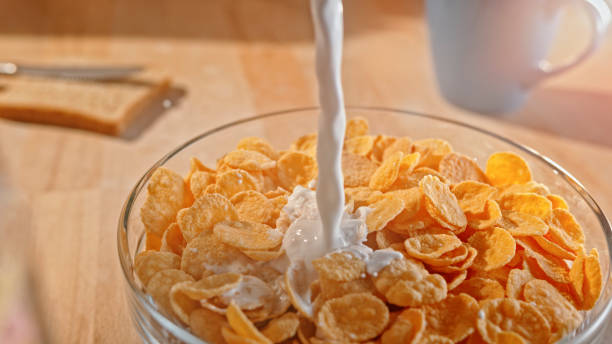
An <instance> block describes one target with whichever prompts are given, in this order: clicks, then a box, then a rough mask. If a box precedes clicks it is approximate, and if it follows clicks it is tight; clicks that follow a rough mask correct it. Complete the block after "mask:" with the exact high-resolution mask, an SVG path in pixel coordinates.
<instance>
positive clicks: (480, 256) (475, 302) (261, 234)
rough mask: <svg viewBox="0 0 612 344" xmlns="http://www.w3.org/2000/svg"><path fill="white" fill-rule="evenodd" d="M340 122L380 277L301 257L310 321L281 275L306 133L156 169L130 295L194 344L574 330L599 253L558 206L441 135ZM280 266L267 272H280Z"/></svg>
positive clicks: (250, 141) (478, 337)
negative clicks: (386, 258) (137, 287)
mask: <svg viewBox="0 0 612 344" xmlns="http://www.w3.org/2000/svg"><path fill="white" fill-rule="evenodd" d="M368 131H369V129H368V123H367V121H365V120H364V119H362V118H354V119H352V120H350V121H349V122H348V123H347V131H346V138H345V143H344V152H343V156H342V169H343V174H344V184H345V185H344V186H345V194H346V205H347V209H348V210H349V212H355V211H357V209H359V208H361V207H367V208H368V209H369V210H368V211H369V212H368V213H367V217H366V219H365V222H366V225H367V231H368V235H367V241H366V242H365V245H367V246H368V247H370V248H371V249H372V250H381V249H387V250H389V249H391V250H395V251H397V252H400V253H401V258H397V259H394V260H392V261H391V262H390V263H389V264H388V265H387V266H385V267H383V268H382V269H381V270H380V271H377V272H375V273H369V272H368V271H367V269H366V263H365V262H364V261H362V260H361V259H360V258H359V257H357V256H356V255H353V254H351V253H349V252H343V251H337V252H333V253H330V254H327V255H325V256H323V257H319V258H317V259H315V260H314V261H312V266H313V267H314V269H315V270H316V272H317V279H316V280H315V281H314V282H313V283H312V284H311V285H310V291H311V299H310V301H311V303H312V310H313V311H312V312H308V311H306V310H305V309H303V308H304V307H303V304H302V303H300V302H298V301H297V300H296V296H295V295H296V291H295V290H292V288H294V285H295V283H292V282H295V281H291V280H290V278H289V277H288V275H287V274H286V273H285V271H283V269H284V268H286V265H283V262H284V261H285V262H286V258H287V257H285V251H284V250H283V249H282V243H283V238H284V235H285V232H286V230H287V228H288V226H289V225H290V218H288V217H287V216H285V214H284V210H283V207H284V206H285V205H286V204H287V201H288V198H289V196H290V195H291V193H292V192H293V190H294V188H296V187H297V186H301V187H306V188H308V187H310V188H311V189H314V187H313V186H312V185H313V184H314V183H311V181H313V180H314V179H316V177H317V163H316V160H315V152H316V134H309V135H305V136H303V137H300V138H298V139H297V141H295V142H294V144H292V145H291V147H290V148H289V149H288V150H285V151H277V150H275V149H274V148H273V147H272V146H271V145H270V144H269V143H268V142H267V141H265V140H263V139H261V138H253V137H248V138H244V139H242V140H241V141H240V142H239V143H238V145H237V149H236V150H234V151H232V152H229V153H227V154H225V155H224V156H223V157H221V158H220V159H219V160H218V162H217V166H216V168H215V169H211V168H208V167H206V166H204V165H203V164H202V163H201V162H200V161H199V160H197V159H195V158H193V159H192V161H191V170H190V171H189V173H188V175H187V176H185V177H184V178H183V177H182V176H181V175H179V174H177V173H175V172H173V171H171V170H169V169H167V168H165V167H160V168H158V169H157V170H156V171H155V172H154V173H153V175H152V177H151V180H150V182H149V184H148V195H147V199H146V201H145V204H144V206H143V208H142V210H141V218H142V222H143V224H144V226H145V228H146V250H145V251H143V252H141V253H139V254H138V255H137V256H136V257H135V259H134V271H135V274H136V275H137V276H138V279H139V280H140V282H141V283H142V286H143V288H144V291H145V292H146V293H147V294H148V295H150V296H151V298H152V299H153V301H154V302H155V304H156V305H157V307H158V308H159V309H160V310H161V311H162V312H164V313H165V314H166V315H167V316H168V317H170V318H173V319H175V320H176V321H177V322H182V323H183V324H184V325H185V327H187V328H189V329H190V331H191V332H192V333H193V334H195V335H196V336H198V337H200V338H202V339H203V340H204V341H206V342H209V343H230V344H231V343H303V344H306V343H310V344H317V343H363V342H369V343H383V344H386V343H457V342H462V341H463V342H464V343H551V342H555V341H558V340H560V339H561V338H562V337H564V336H565V335H567V334H569V333H571V332H572V331H573V330H574V329H575V328H576V327H578V326H579V325H580V324H581V322H582V319H583V316H584V312H582V311H584V310H588V309H591V308H592V307H593V306H594V305H595V303H596V302H597V299H598V297H599V294H600V292H601V289H602V273H601V268H600V263H599V256H598V252H597V250H595V249H592V250H590V251H588V252H587V251H586V250H585V247H584V242H585V237H584V233H583V231H582V228H581V227H580V225H579V224H578V223H577V221H576V219H575V218H574V216H573V215H572V213H571V212H570V210H569V209H568V205H567V203H566V202H565V200H564V199H563V198H562V197H561V196H559V195H555V194H551V193H550V192H549V190H548V188H547V187H546V186H545V185H543V184H540V183H538V182H536V181H534V180H532V176H531V171H530V169H529V167H528V166H527V163H526V162H525V161H524V160H523V159H522V158H521V157H520V156H518V155H516V154H515V153H511V152H498V153H495V154H492V155H491V156H490V157H489V159H488V160H487V162H486V166H485V168H484V171H483V170H482V169H481V167H479V165H478V164H477V162H476V161H475V160H474V159H472V158H470V157H468V156H465V155H463V154H461V153H458V152H454V151H453V149H452V147H451V145H450V144H449V143H448V142H446V141H444V140H442V139H424V140H418V141H413V140H412V139H410V138H408V137H390V136H385V135H370V134H369V133H368ZM279 267H281V268H279Z"/></svg>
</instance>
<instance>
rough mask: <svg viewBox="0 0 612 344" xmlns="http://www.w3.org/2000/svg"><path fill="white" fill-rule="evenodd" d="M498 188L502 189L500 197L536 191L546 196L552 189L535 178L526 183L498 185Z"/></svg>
mask: <svg viewBox="0 0 612 344" xmlns="http://www.w3.org/2000/svg"><path fill="white" fill-rule="evenodd" d="M497 188H498V189H499V190H500V197H503V196H506V195H510V194H514V193H535V194H538V195H540V196H544V197H546V196H548V195H549V194H550V190H549V189H548V187H547V186H546V185H544V184H541V183H538V182H536V181H533V180H530V181H528V182H527V183H524V184H510V185H504V186H499V185H497Z"/></svg>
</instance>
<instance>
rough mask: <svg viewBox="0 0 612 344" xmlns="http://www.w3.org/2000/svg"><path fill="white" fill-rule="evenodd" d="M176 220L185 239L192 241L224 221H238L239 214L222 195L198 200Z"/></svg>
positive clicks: (204, 196) (213, 195) (210, 195)
mask: <svg viewBox="0 0 612 344" xmlns="http://www.w3.org/2000/svg"><path fill="white" fill-rule="evenodd" d="M176 220H177V222H178V225H179V227H180V228H181V232H182V233H183V237H184V238H185V239H186V240H187V242H189V241H191V240H192V239H193V238H195V237H196V236H197V235H198V234H200V233H201V232H202V231H207V230H211V229H212V228H213V226H214V225H215V224H216V223H218V222H221V221H224V220H238V213H237V212H236V209H234V206H233V205H232V204H231V203H230V201H229V200H228V199H227V198H225V197H224V196H222V195H220V194H207V195H203V196H202V197H200V198H198V199H197V200H196V201H195V202H194V203H193V204H192V205H191V207H189V208H185V209H182V210H181V211H179V213H178V215H177V217H176Z"/></svg>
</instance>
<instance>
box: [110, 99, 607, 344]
mask: <svg viewBox="0 0 612 344" xmlns="http://www.w3.org/2000/svg"><path fill="white" fill-rule="evenodd" d="M318 114H319V109H318V108H315V107H313V108H302V109H293V110H287V111H281V112H274V113H269V114H264V115H259V116H255V117H250V118H246V119H242V120H238V121H235V122H232V123H228V124H226V125H223V126H221V127H218V128H215V129H212V130H209V131H207V132H205V133H203V134H201V135H199V136H196V137H195V138H193V139H191V140H189V141H187V142H186V143H184V144H182V145H181V146H179V147H178V148H176V149H174V150H172V151H171V152H169V153H168V154H166V155H165V156H164V157H162V158H161V159H160V160H159V161H157V162H156V163H155V164H153V166H151V168H150V169H149V170H148V171H147V172H146V173H145V174H144V175H143V176H142V178H140V180H139V181H138V183H137V184H136V186H134V188H133V189H132V191H131V192H130V194H129V196H128V198H127V200H126V201H125V204H124V206H123V210H122V212H121V217H120V218H119V227H118V231H117V245H118V250H119V260H120V262H121V267H122V268H123V273H124V276H125V282H126V285H125V286H126V295H127V303H128V307H129V310H130V312H131V316H132V319H133V321H134V324H135V326H136V328H137V330H138V332H139V334H140V335H141V337H142V339H143V341H144V342H146V343H203V341H202V340H200V339H199V338H197V337H196V336H194V335H192V334H191V333H190V332H189V331H188V330H187V329H186V328H185V327H183V326H182V325H181V324H179V323H177V322H174V321H173V320H171V319H169V318H167V317H165V316H164V315H163V314H162V313H160V312H158V311H157V308H156V306H155V304H154V303H153V302H152V301H151V299H150V298H149V297H148V296H147V295H146V294H144V292H143V291H142V289H141V286H140V284H139V282H138V281H137V279H136V278H135V275H134V271H133V258H134V256H135V255H136V254H137V253H138V252H139V251H140V250H142V246H143V245H142V238H143V234H144V227H143V225H142V223H141V221H140V211H139V210H140V208H141V207H142V204H143V203H144V199H145V197H146V186H147V183H148V182H149V179H150V178H151V174H152V173H153V171H154V170H155V169H156V168H157V167H160V166H166V167H169V168H170V169H172V170H174V171H176V172H179V173H180V174H182V175H185V174H186V173H187V172H188V169H189V159H190V158H191V157H192V156H196V157H198V158H199V159H200V160H201V161H202V162H203V163H204V164H206V165H208V166H215V164H216V159H217V158H219V157H220V156H221V155H223V154H224V153H226V152H229V151H230V150H232V149H234V148H235V146H236V144H237V142H238V141H239V140H240V139H241V138H243V137H245V136H259V137H263V138H266V139H267V140H269V141H270V142H271V143H272V144H273V145H274V147H276V148H278V149H284V148H288V147H289V145H290V144H291V142H293V141H294V140H295V139H296V138H297V137H299V136H301V135H304V134H306V133H310V132H316V130H317V118H318ZM347 115H348V116H349V117H352V116H363V117H365V118H367V119H368V120H369V122H370V131H371V133H374V134H377V133H384V134H387V135H396V136H410V137H412V138H414V139H422V138H428V137H437V138H443V139H445V140H447V141H449V142H450V143H451V145H452V146H453V148H454V149H455V150H456V151H458V152H461V153H464V154H467V155H469V156H471V157H474V158H476V159H477V161H479V162H480V164H481V165H483V162H485V161H486V159H487V157H488V156H489V155H490V154H491V153H493V152H496V151H513V152H516V153H518V154H520V155H521V156H522V157H523V158H524V159H525V160H526V161H527V162H528V163H529V166H530V167H531V170H532V173H533V177H534V180H536V181H540V182H543V183H544V184H546V185H547V186H548V187H549V188H550V191H551V192H553V193H555V194H559V195H561V196H563V197H564V198H565V199H566V201H567V203H568V205H569V206H570V209H571V210H572V212H573V213H574V215H575V216H576V218H577V219H578V221H579V223H580V224H581V225H582V227H583V229H584V231H585V236H586V247H587V249H590V248H591V247H595V248H597V249H598V250H599V253H600V260H601V266H602V272H603V291H602V295H601V297H600V299H599V301H598V302H597V304H596V305H595V307H594V308H593V309H592V310H591V311H589V312H588V313H587V314H586V316H585V321H584V322H583V324H582V326H581V327H580V328H579V329H577V331H576V332H575V333H574V335H573V336H571V337H566V338H565V339H564V340H563V341H562V342H563V343H599V342H601V341H602V339H603V337H604V335H605V332H606V328H607V325H608V321H606V320H607V317H608V315H609V314H610V309H611V307H612V302H611V297H612V284H611V283H610V281H609V279H610V278H609V277H610V266H611V264H610V262H611V256H610V252H611V247H612V231H611V229H610V223H609V222H608V220H607V219H606V217H605V216H604V214H603V212H602V210H601V209H600V207H599V206H598V205H597V203H596V202H595V201H594V200H593V198H592V197H591V196H590V195H589V193H588V192H587V191H586V190H585V189H584V187H583V186H582V184H580V182H579V181H577V180H576V179H575V178H574V177H573V176H572V175H571V174H569V173H568V172H567V171H566V170H564V169H563V168H562V167H561V166H559V165H558V164H556V163H555V162H554V161H552V160H551V159H549V158H547V157H545V156H544V155H542V154H540V153H538V152H537V151H535V150H533V149H531V148H529V147H525V146H523V145H521V144H518V143H515V142H513V141H511V140H509V139H506V138H504V137H501V136H499V135H496V134H493V133H491V132H488V131H486V130H484V129H480V128H477V127H474V126H471V125H468V124H465V123H461V122H458V121H454V120H449V119H444V118H440V117H436V116H431V115H424V114H419V113H414V112H409V111H401V110H393V109H385V108H364V107H349V108H347Z"/></svg>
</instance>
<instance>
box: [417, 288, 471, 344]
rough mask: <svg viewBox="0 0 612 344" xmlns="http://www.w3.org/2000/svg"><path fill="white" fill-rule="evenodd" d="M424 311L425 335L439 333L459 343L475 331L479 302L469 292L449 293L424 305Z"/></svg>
mask: <svg viewBox="0 0 612 344" xmlns="http://www.w3.org/2000/svg"><path fill="white" fill-rule="evenodd" d="M423 311H424V313H425V323H426V326H425V332H424V336H427V335H430V334H431V335H438V336H442V337H445V338H448V339H450V340H451V341H452V342H453V343H457V342H459V341H461V340H463V339H464V338H466V337H467V336H469V335H470V334H472V333H473V332H474V331H475V329H474V325H475V323H476V318H477V316H478V302H477V301H476V300H475V299H474V298H472V297H471V296H469V295H467V294H459V295H449V296H448V297H446V298H445V299H444V300H442V301H440V302H438V303H434V304H431V305H425V306H423Z"/></svg>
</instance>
